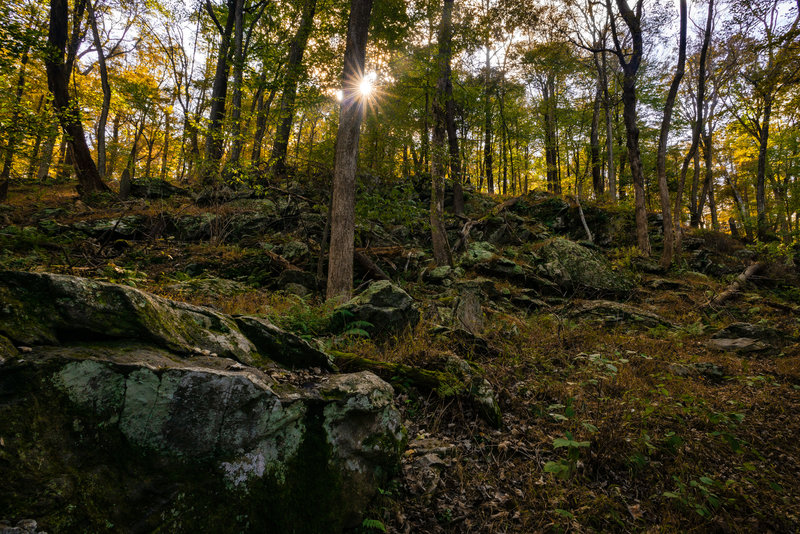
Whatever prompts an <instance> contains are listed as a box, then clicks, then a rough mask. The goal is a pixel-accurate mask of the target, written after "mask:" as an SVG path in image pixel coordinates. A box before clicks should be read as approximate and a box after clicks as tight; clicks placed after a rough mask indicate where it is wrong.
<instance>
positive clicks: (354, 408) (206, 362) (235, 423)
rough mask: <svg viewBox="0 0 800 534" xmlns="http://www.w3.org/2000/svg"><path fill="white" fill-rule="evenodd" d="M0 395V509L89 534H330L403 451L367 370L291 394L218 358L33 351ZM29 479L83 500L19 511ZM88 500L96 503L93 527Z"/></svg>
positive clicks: (97, 348)
mask: <svg viewBox="0 0 800 534" xmlns="http://www.w3.org/2000/svg"><path fill="white" fill-rule="evenodd" d="M0 390H2V391H3V392H4V395H3V397H2V399H0V435H2V436H5V439H6V442H5V448H4V454H5V455H6V457H7V458H12V459H15V460H13V461H12V462H11V465H12V466H13V467H11V468H10V469H9V470H6V472H5V473H4V484H3V485H0V499H2V501H3V502H9V499H13V501H12V502H14V504H15V507H16V508H18V509H19V510H18V512H19V513H20V514H23V516H24V515H27V514H30V513H31V512H32V509H33V508H35V512H36V513H37V517H38V518H39V519H40V520H41V521H42V522H47V521H48V519H50V520H52V519H54V518H59V519H61V520H63V519H68V520H69V521H71V522H72V523H71V524H82V525H84V527H86V528H87V529H88V530H98V531H99V530H105V529H106V528H108V524H114V526H115V530H116V529H119V530H120V531H126V530H129V529H130V530H138V531H148V532H149V531H155V530H163V529H167V530H169V531H171V532H198V531H210V530H211V531H217V532H220V531H230V530H231V529H233V530H236V531H246V530H249V531H261V532H285V531H289V530H293V531H303V532H320V531H323V530H324V531H330V532H338V531H340V530H341V529H342V528H343V527H345V526H352V525H354V524H357V522H358V520H359V516H360V514H361V512H362V511H363V510H364V509H365V507H366V506H367V504H368V502H369V500H370V498H371V497H372V496H373V495H374V494H375V492H376V490H377V488H378V487H379V485H380V484H382V483H383V482H384V481H385V479H386V475H387V474H388V473H389V472H390V471H391V470H392V469H394V468H395V466H397V465H398V463H399V455H400V453H401V451H402V450H403V449H404V439H405V435H404V430H403V428H402V426H401V423H400V415H399V412H398V411H397V409H396V408H395V406H394V404H393V390H392V388H391V386H390V385H388V384H387V383H385V382H383V381H382V380H380V379H379V378H377V377H376V376H375V375H373V374H371V373H368V372H362V373H356V374H349V375H332V376H327V377H323V378H321V379H320V378H317V379H316V380H315V381H313V382H310V383H309V382H306V383H304V384H303V385H302V387H300V386H295V385H293V384H291V383H288V382H286V383H278V382H276V381H275V380H274V379H273V378H271V377H270V376H268V375H266V374H264V373H262V372H261V371H259V370H257V369H255V368H252V367H247V366H242V365H240V364H236V363H235V362H233V361H232V360H227V359H224V358H204V357H191V358H187V359H179V360H176V359H175V358H174V356H173V355H172V354H170V353H169V352H167V351H164V350H163V349H159V348H156V347H152V346H147V345H136V344H131V343H116V344H108V343H106V344H103V345H92V344H89V345H81V346H73V347H40V348H36V349H35V350H34V352H33V353H32V354H29V355H27V356H26V358H25V361H24V362H17V363H14V364H8V363H7V364H5V365H4V366H3V367H2V369H0ZM34 399H35V401H34ZM34 404H35V405H36V410H37V413H38V415H37V416H36V417H37V418H38V419H37V420H36V421H35V422H34V421H32V420H31V413H29V411H28V410H29V407H30V406H32V405H34ZM31 424H33V425H34V426H36V428H35V429H34V430H28V429H29V428H30V426H31ZM34 436H36V438H35V439H36V441H35V443H34V442H31V441H28V440H31V439H34ZM18 455H19V458H17V456H18ZM56 458H57V459H58V460H57V461H55V459H56ZM93 466H102V469H99V468H97V467H93ZM31 477H37V478H40V479H52V478H59V477H60V478H64V477H66V478H67V480H69V481H70V482H69V484H70V485H71V486H74V487H76V488H81V489H80V491H81V494H80V496H79V498H78V497H77V496H73V498H65V497H64V496H62V497H61V498H59V499H56V500H50V501H48V505H47V506H43V507H42V506H40V507H36V505H35V504H34V505H30V504H28V503H30V502H35V497H36V496H37V493H38V492H40V489H39V488H36V487H29V485H26V484H25V483H24V481H25V480H27V479H31ZM119 480H125V484H120V483H119ZM9 492H11V493H9ZM87 502H88V503H96V502H103V503H104V506H105V509H104V512H103V515H102V518H101V519H97V517H96V514H95V515H94V516H93V515H92V512H91V511H89V510H87V508H86V505H85V504H83V503H87ZM312 503H313V506H312V505H311V504H312ZM93 506H94V505H91V507H92V508H93ZM26 507H27V508H26ZM28 508H31V509H28ZM135 510H147V511H148V513H147V514H144V515H138V516H137V514H135V513H132V512H133V511H135ZM198 510H202V511H203V513H202V514H198ZM231 510H236V514H233V515H232V514H231V513H230V511H231ZM234 516H235V517H234ZM93 520H95V521H102V522H105V523H106V524H98V525H94V526H90V525H92V523H91V522H92V521H93Z"/></svg>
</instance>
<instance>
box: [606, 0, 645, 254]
mask: <svg viewBox="0 0 800 534" xmlns="http://www.w3.org/2000/svg"><path fill="white" fill-rule="evenodd" d="M616 1H617V9H618V10H619V14H620V16H622V20H623V21H624V22H625V25H626V26H627V27H628V33H629V35H630V39H631V51H630V52H627V51H626V49H625V47H624V46H623V44H622V42H621V40H620V35H619V33H618V32H617V24H616V17H615V15H614V12H613V10H612V8H611V0H606V9H607V10H608V13H609V18H610V21H611V36H612V37H613V39H614V53H615V54H616V56H617V59H618V60H619V65H620V68H621V69H622V74H623V76H622V105H623V108H622V116H623V120H624V122H625V134H626V145H627V148H628V164H629V165H630V167H631V175H632V176H633V191H634V195H635V199H634V202H635V211H636V243H637V245H638V247H639V250H641V251H642V253H643V254H645V255H650V238H649V236H648V234H647V208H646V206H645V191H644V173H643V172H642V158H641V155H640V153H639V125H638V124H637V117H636V103H637V96H636V74H637V73H638V71H639V67H640V66H641V64H642V57H643V54H644V43H643V40H642V5H643V4H644V0H636V4H635V7H634V8H633V9H631V7H630V6H629V5H628V2H627V0H616Z"/></svg>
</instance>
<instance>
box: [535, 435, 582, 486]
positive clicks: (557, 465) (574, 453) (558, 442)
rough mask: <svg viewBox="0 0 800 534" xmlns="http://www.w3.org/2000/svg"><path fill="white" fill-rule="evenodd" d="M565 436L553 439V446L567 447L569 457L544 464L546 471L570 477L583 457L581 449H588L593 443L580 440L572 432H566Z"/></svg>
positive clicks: (560, 476)
mask: <svg viewBox="0 0 800 534" xmlns="http://www.w3.org/2000/svg"><path fill="white" fill-rule="evenodd" d="M564 436H565V437H563V438H556V439H554V440H553V448H554V449H560V448H566V449H567V457H566V458H562V459H561V460H558V461H549V462H547V463H545V464H544V471H545V473H552V474H553V475H555V476H556V477H557V478H560V479H564V480H566V479H569V478H571V477H572V475H573V474H574V473H575V470H576V469H577V466H578V460H579V459H580V457H581V449H588V448H589V446H590V445H591V443H590V442H589V441H578V440H576V439H575V437H574V436H573V435H572V433H571V432H566V433H565V434H564Z"/></svg>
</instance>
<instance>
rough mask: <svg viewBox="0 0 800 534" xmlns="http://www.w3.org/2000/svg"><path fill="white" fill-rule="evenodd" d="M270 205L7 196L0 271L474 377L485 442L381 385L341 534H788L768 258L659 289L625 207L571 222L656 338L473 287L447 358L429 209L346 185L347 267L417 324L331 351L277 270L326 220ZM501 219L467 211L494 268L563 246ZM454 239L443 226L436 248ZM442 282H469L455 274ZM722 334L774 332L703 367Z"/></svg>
mask: <svg viewBox="0 0 800 534" xmlns="http://www.w3.org/2000/svg"><path fill="white" fill-rule="evenodd" d="M288 189H289V190H286V189H282V188H275V189H274V190H271V191H268V192H267V195H266V196H267V198H266V199H239V200H232V201H230V202H219V201H218V202H216V203H214V204H212V205H211V206H207V207H201V206H198V205H197V204H196V203H194V202H192V201H191V200H190V199H189V198H188V197H181V196H174V197H170V198H167V199H134V200H130V201H126V202H119V201H102V202H98V203H84V202H81V201H78V200H77V197H75V196H74V194H73V193H72V190H71V187H68V186H65V185H53V186H50V187H40V186H30V187H28V186H25V187H17V188H12V190H11V192H10V195H9V198H10V199H11V200H10V203H9V205H7V206H5V207H3V209H2V212H0V218H5V219H6V220H5V221H4V222H5V224H2V225H0V268H3V269H17V270H40V271H48V272H61V273H66V274H73V275H79V276H87V277H92V278H98V279H103V280H108V281H112V282H118V283H127V284H131V285H135V286H136V287H138V288H140V289H144V290H147V291H151V292H154V293H156V294H160V295H163V296H167V297H170V298H175V299H179V300H186V301H189V302H192V303H195V304H200V305H208V306H214V307H216V308H218V309H220V310H221V311H223V312H226V313H248V314H252V313H260V314H264V315H266V316H267V317H269V318H270V319H271V320H272V321H273V322H275V323H276V324H278V325H279V326H281V327H283V328H286V329H289V330H292V331H295V332H296V333H299V334H301V335H304V336H308V337H309V338H315V339H319V340H321V342H322V343H323V344H324V345H325V347H326V348H329V349H336V350H339V351H344V352H350V353H355V354H358V355H359V356H363V357H366V358H370V359H373V360H380V361H387V362H396V363H405V364H409V365H414V366H419V367H430V366H434V367H435V362H437V361H439V360H440V359H441V358H442V357H445V356H447V355H451V354H456V355H457V356H459V357H461V358H464V359H467V360H470V361H473V362H475V363H476V364H477V365H479V366H480V367H481V368H482V369H483V372H484V376H485V377H486V378H487V379H488V381H489V383H490V384H491V385H492V387H493V389H494V391H495V393H496V397H497V399H498V401H499V405H500V408H501V410H502V412H503V420H502V426H501V427H500V428H493V427H492V426H491V425H489V424H487V423H486V422H485V421H484V420H483V419H481V418H480V417H479V416H478V414H477V412H476V410H475V408H474V406H472V404H471V403H470V401H469V399H467V398H460V397H455V398H452V397H451V398H447V399H442V398H440V397H439V396H437V395H436V394H435V393H430V392H425V391H423V390H420V389H418V388H416V387H415V385H414V384H413V383H411V382H409V381H408V380H407V379H403V378H402V377H387V378H388V379H390V381H391V382H392V383H393V385H394V387H395V391H396V399H397V404H398V406H399V407H400V409H401V411H402V413H403V416H404V419H405V425H406V427H407V429H408V432H409V446H408V450H407V451H406V453H405V455H404V459H403V465H402V470H401V472H399V473H397V476H396V477H395V478H394V479H393V480H392V481H391V482H390V483H389V484H388V485H387V487H385V488H383V489H382V491H381V494H380V495H379V497H378V498H377V500H376V502H375V503H374V505H373V506H372V507H371V509H369V510H367V511H366V514H365V517H366V518H367V519H370V520H372V521H366V522H365V524H364V525H363V526H362V527H360V528H359V531H363V532H378V531H380V529H381V526H383V527H384V528H385V529H386V530H387V531H389V532H568V531H572V532H604V531H620V532H628V531H648V532H656V531H659V532H660V531H703V532H707V531H720V532H796V531H798V530H799V529H800V483H798V480H800V440H799V439H798V436H800V417H799V416H800V345H798V339H799V338H798V336H799V335H800V314H799V313H798V311H800V288H799V287H798V283H797V280H798V272H797V270H796V269H795V268H794V267H793V266H790V267H787V266H786V260H785V257H780V256H779V255H777V254H772V255H767V252H766V251H765V250H764V249H759V250H757V251H755V250H751V249H748V248H746V247H744V246H743V245H742V244H741V243H738V242H736V241H734V240H732V239H731V238H730V237H729V236H725V235H722V234H717V233H714V232H710V231H702V232H701V231H695V232H691V233H689V234H688V235H687V237H686V239H685V244H686V249H687V252H686V253H685V254H684V255H683V256H682V257H681V258H679V260H678V261H677V262H676V264H675V266H674V267H673V269H671V270H670V271H668V272H658V270H657V269H656V268H655V266H654V265H652V261H651V260H647V259H643V258H641V257H639V256H638V255H637V254H636V253H635V251H634V249H633V247H632V243H631V242H630V239H631V238H632V235H633V234H632V232H630V231H629V229H630V226H629V225H630V221H631V220H632V213H631V212H630V211H629V210H628V209H627V208H622V207H610V206H594V205H591V206H585V208H586V212H587V216H588V219H589V224H590V227H593V228H592V230H593V233H595V234H596V235H595V237H596V241H597V242H598V243H600V246H599V250H600V251H602V253H603V254H604V255H605V256H606V257H607V258H609V259H610V260H611V261H610V265H611V266H612V268H613V269H614V271H615V272H618V273H620V275H622V273H625V276H629V277H631V279H632V280H633V281H634V288H633V289H632V290H630V291H628V292H626V293H625V294H624V295H619V294H618V295H615V296H614V297H613V299H614V300H617V301H620V302H624V303H626V304H628V305H632V306H635V307H637V309H640V310H645V311H647V312H649V313H651V314H657V315H658V316H660V318H661V319H663V321H662V322H661V324H657V325H655V326H653V325H648V324H649V323H648V324H643V323H641V322H636V321H629V320H624V319H623V320H620V319H619V318H614V317H609V316H600V317H586V316H580V315H576V313H575V311H576V309H578V308H579V307H580V306H581V305H582V304H583V303H585V302H586V301H588V300H592V299H594V298H595V297H599V296H601V295H592V294H587V292H586V291H583V292H581V291H579V290H577V289H576V290H571V291H564V292H562V294H559V295H553V294H542V295H538V296H537V297H536V298H531V295H530V293H525V289H526V288H524V287H521V285H520V283H519V282H518V281H516V280H515V279H513V278H508V277H506V278H503V277H502V276H500V275H497V276H494V275H492V273H489V274H484V275H483V277H485V278H488V280H490V283H489V285H490V286H491V287H490V288H489V289H488V290H486V291H484V293H486V294H485V295H484V299H483V302H482V310H483V314H484V324H483V328H482V332H481V334H480V336H479V337H478V338H477V339H478V340H479V341H480V343H478V344H473V345H471V346H464V345H461V344H458V343H455V342H454V341H453V339H448V338H444V337H442V336H436V335H434V334H433V333H432V332H435V330H436V328H435V327H436V326H437V325H439V324H440V322H441V315H440V314H438V313H437V310H438V309H439V308H441V307H442V306H443V305H444V304H446V303H447V302H449V300H448V299H451V298H452V295H453V291H454V289H453V287H454V286H451V285H448V284H441V283H434V282H432V281H431V279H430V278H429V273H430V265H429V262H430V253H429V250H428V249H427V246H428V241H429V239H428V238H427V234H426V232H427V224H426V220H427V202H426V201H425V199H424V198H419V197H418V195H416V194H415V193H413V191H409V190H406V189H403V188H389V189H388V190H385V189H381V188H379V187H378V186H364V185H363V184H362V187H361V189H360V192H359V199H360V200H359V207H358V209H357V221H358V228H357V246H359V247H362V248H363V249H364V251H365V254H367V255H368V256H371V257H372V258H373V259H374V260H375V262H376V263H377V264H378V265H379V266H380V267H381V268H382V269H383V270H384V271H385V272H386V273H387V274H389V276H390V277H391V278H392V280H393V281H394V282H396V283H398V284H399V285H400V286H401V287H403V288H404V289H405V290H406V291H407V292H408V293H409V294H410V295H411V296H413V297H414V299H415V300H416V301H417V302H418V305H419V307H420V310H421V311H422V320H421V321H420V323H419V324H418V325H416V327H414V328H413V329H409V330H407V331H405V332H403V333H401V334H398V335H395V336H393V337H390V338H388V339H387V338H380V339H377V338H376V339H372V338H370V337H365V336H363V335H357V334H358V333H357V332H354V333H351V334H349V335H348V334H335V333H331V332H329V331H327V330H326V328H327V325H328V318H329V317H330V314H331V312H332V308H331V307H330V306H328V305H326V304H325V303H324V302H323V301H322V300H321V291H320V290H319V288H318V287H310V286H313V283H309V282H306V283H304V284H300V283H296V282H297V280H298V279H303V277H301V276H299V275H297V276H293V277H292V283H288V282H287V280H288V279H287V278H286V277H285V276H284V277H283V278H282V274H283V272H284V271H285V270H286V264H284V262H288V263H289V264H290V265H291V266H292V267H298V268H299V269H300V272H302V273H304V276H305V278H304V280H309V279H313V273H316V272H317V257H318V255H319V249H320V247H319V241H320V236H321V235H322V232H323V226H324V217H325V213H326V206H325V204H324V202H322V201H321V199H314V198H309V197H313V195H312V194H311V193H309V192H308V191H311V188H307V189H306V190H300V189H297V188H291V187H290V188H288ZM500 200H501V199H490V198H486V197H484V196H482V195H475V194H473V195H470V198H469V200H468V203H467V211H466V216H467V219H471V220H474V221H482V222H481V224H478V225H476V229H477V230H478V231H477V232H476V235H472V236H471V237H472V238H473V239H474V240H475V241H478V239H477V237H476V236H478V237H481V238H482V239H483V240H492V239H493V240H494V241H495V243H494V245H495V246H496V248H497V251H498V256H502V257H503V258H507V259H509V260H511V261H515V262H518V263H521V262H522V259H521V258H523V256H524V254H527V253H528V251H529V249H530V246H531V243H535V242H539V241H542V240H546V239H549V238H551V237H552V236H557V235H561V236H565V237H568V238H571V239H573V240H575V241H577V240H580V239H583V235H582V229H581V228H580V227H579V226H578V225H577V223H575V221H574V215H572V214H574V210H575V206H574V205H570V204H567V203H563V201H560V200H557V199H552V198H550V197H548V196H547V195H546V194H541V193H540V194H536V195H531V196H529V198H528V203H527V205H526V206H527V208H526V209H525V210H522V209H519V210H516V211H514V210H513V209H512V208H511V207H509V208H508V209H506V210H504V212H501V213H495V214H494V215H492V213H493V212H492V210H493V208H496V207H497V206H498V203H499V202H500ZM537 206H540V207H541V209H539V210H538V211H537V208H536V207H537ZM554 206H555V208H556V209H555V210H554ZM526 210H527V211H526ZM506 213H507V215H506ZM487 214H489V216H485V215H487ZM467 219H457V218H454V217H450V218H449V220H448V228H449V229H450V230H451V243H452V242H454V241H455V240H456V239H455V238H456V237H457V233H458V231H459V230H460V229H461V228H462V227H463V223H464V221H465V220H467ZM620 221H622V222H620ZM0 222H3V221H2V220H1V219H0ZM492 225H494V226H492ZM626 225H628V226H626ZM498 228H504V229H505V232H500V233H499V234H498V232H497V229H498ZM609 229H613V231H612V230H609ZM523 231H525V234H524V236H522V232H523ZM498 235H499V236H500V237H498ZM657 241H658V236H657V232H655V231H654V242H656V243H657ZM594 248H598V246H595V247H594ZM456 256H457V257H458V255H456ZM756 260H758V261H765V262H769V265H768V266H767V268H766V269H765V270H764V271H763V273H761V274H760V276H758V277H755V278H754V279H753V280H752V281H751V283H749V284H748V285H746V287H745V289H744V291H742V292H741V293H739V294H738V295H736V296H735V297H734V298H732V299H730V300H729V301H728V302H726V303H724V304H723V305H720V306H709V305H708V303H709V302H710V300H711V299H712V298H713V297H714V296H715V295H718V294H719V293H721V292H722V291H723V290H724V289H725V288H726V287H727V286H728V285H729V284H730V283H731V282H732V280H733V279H734V278H735V277H736V276H737V275H738V274H739V273H741V272H742V271H743V270H744V269H745V267H746V266H747V265H748V264H750V263H751V262H753V261H756ZM290 270H294V269H290ZM357 275H358V276H359V277H362V276H364V275H365V273H363V272H360V273H359V272H357ZM460 276H461V278H463V279H467V280H469V279H471V280H475V279H476V278H479V275H478V274H476V273H475V272H474V271H473V270H470V269H467V270H466V272H464V273H463V274H462V275H460ZM482 284H484V283H483V282H482ZM356 285H359V281H357V283H356ZM481 287H484V288H485V287H486V286H485V284H484V285H482V286H481ZM304 289H305V290H307V291H304ZM602 298H603V299H609V300H611V299H612V297H609V296H607V295H604V296H602ZM735 323H748V324H750V325H756V326H760V327H768V328H769V329H774V332H773V333H775V332H777V333H776V334H775V335H778V336H779V337H780V339H781V340H782V341H781V342H780V343H778V344H777V345H771V344H770V343H765V344H764V345H763V346H761V345H759V346H758V347H757V349H754V350H753V351H751V352H742V351H738V352H737V351H724V350H718V349H717V348H714V347H713V346H712V345H711V344H710V340H711V338H712V335H713V334H714V333H716V332H718V331H720V330H721V329H723V328H725V327H727V326H729V325H731V324H735ZM476 347H480V350H479V349H478V348H476ZM343 370H344V371H346V370H347V368H344V369H343Z"/></svg>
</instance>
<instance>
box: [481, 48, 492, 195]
mask: <svg viewBox="0 0 800 534" xmlns="http://www.w3.org/2000/svg"><path fill="white" fill-rule="evenodd" d="M484 44H485V46H486V65H485V68H486V79H485V80H484V88H483V114H484V122H483V132H484V138H483V171H484V173H485V174H486V188H487V192H488V193H489V194H490V195H493V194H494V176H492V101H491V98H492V96H491V94H492V93H491V79H492V64H491V61H490V59H491V58H490V55H489V42H488V40H487V41H486V43H484Z"/></svg>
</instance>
